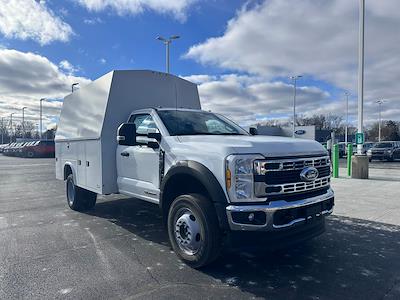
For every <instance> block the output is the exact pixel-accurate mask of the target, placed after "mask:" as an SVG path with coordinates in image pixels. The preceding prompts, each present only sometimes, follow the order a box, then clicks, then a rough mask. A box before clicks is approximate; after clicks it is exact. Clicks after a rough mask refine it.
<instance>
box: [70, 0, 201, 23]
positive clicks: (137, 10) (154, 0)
mask: <svg viewBox="0 0 400 300" xmlns="http://www.w3.org/2000/svg"><path fill="white" fill-rule="evenodd" d="M75 1H76V2H77V3H79V4H80V5H82V6H84V7H86V8H87V9H88V10H90V11H95V12H99V11H104V10H111V11H114V12H115V13H117V14H118V15H137V14H141V13H143V12H145V11H146V10H152V11H155V12H157V13H161V14H169V15H172V16H173V17H174V18H176V19H177V20H180V21H185V20H186V17H187V11H188V9H189V7H190V6H191V5H192V4H193V3H194V2H196V1H197V0H173V1H171V0H75Z"/></svg>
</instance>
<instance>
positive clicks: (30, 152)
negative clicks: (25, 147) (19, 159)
mask: <svg viewBox="0 0 400 300" xmlns="http://www.w3.org/2000/svg"><path fill="white" fill-rule="evenodd" d="M26 156H27V157H29V158H33V157H35V152H32V151H29V152H28V153H27V154H26Z"/></svg>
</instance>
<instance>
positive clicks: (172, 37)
mask: <svg viewBox="0 0 400 300" xmlns="http://www.w3.org/2000/svg"><path fill="white" fill-rule="evenodd" d="M179 38H180V36H179V35H171V36H170V37H169V39H170V40H176V39H179Z"/></svg>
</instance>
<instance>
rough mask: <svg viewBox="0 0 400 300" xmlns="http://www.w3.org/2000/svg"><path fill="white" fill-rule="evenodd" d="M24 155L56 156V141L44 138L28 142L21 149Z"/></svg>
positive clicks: (31, 156)
mask: <svg viewBox="0 0 400 300" xmlns="http://www.w3.org/2000/svg"><path fill="white" fill-rule="evenodd" d="M20 150H21V151H20V155H21V156H22V157H29V158H33V157H54V152H55V146H54V141H50V140H42V141H35V142H33V143H28V144H27V145H25V146H23V147H22V148H21V149H20Z"/></svg>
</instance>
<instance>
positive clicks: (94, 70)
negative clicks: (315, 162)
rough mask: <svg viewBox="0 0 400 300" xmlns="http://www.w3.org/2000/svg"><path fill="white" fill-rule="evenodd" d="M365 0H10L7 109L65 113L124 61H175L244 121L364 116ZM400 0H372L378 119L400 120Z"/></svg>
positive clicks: (5, 20)
mask: <svg viewBox="0 0 400 300" xmlns="http://www.w3.org/2000/svg"><path fill="white" fill-rule="evenodd" d="M358 5H359V1H358V0H329V1H327V0H301V1H298V0H297V1H295V0H264V1H263V0H258V1H255V0H254V1H251V0H250V1H240V0H174V1H171V0H42V1H38V0H37V1H35V0H0V117H4V118H5V121H6V122H7V121H8V119H9V115H10V113H14V116H13V119H14V120H16V121H17V122H18V120H20V119H21V115H22V107H24V106H26V107H27V109H26V110H25V116H26V120H30V121H32V122H34V123H35V124H36V123H38V118H39V99H41V98H46V99H48V100H47V101H45V102H43V115H44V124H45V127H52V126H54V124H55V123H56V122H57V120H58V115H59V112H60V109H61V107H62V99H63V97H64V96H65V95H67V94H68V93H70V90H71V84H72V83H75V82H79V83H80V86H81V87H82V86H84V85H85V84H88V83H89V82H90V81H92V80H95V79H96V78H98V77H100V76H102V75H103V74H105V73H107V72H109V71H111V70H113V69H151V70H157V71H164V70H165V48H164V45H163V44H162V43H161V42H160V41H157V40H156V37H157V36H158V35H162V36H165V37H168V36H170V35H180V36H181V37H180V39H178V40H175V41H173V44H172V45H171V72H172V73H173V74H175V75H178V76H181V77H183V78H185V79H187V80H190V81H193V82H195V83H196V84H198V87H199V93H200V97H201V104H202V107H203V108H204V109H206V110H212V111H215V112H219V113H223V114H225V115H227V116H228V117H230V118H232V119H233V120H234V121H236V122H238V123H239V124H242V125H249V124H254V123H256V122H260V121H263V120H268V119H276V118H282V119H285V118H290V117H291V115H292V109H293V104H292V102H293V86H292V81H291V79H290V76H293V75H302V77H301V78H300V79H299V80H298V82H297V86H298V89H297V109H296V110H297V113H298V114H299V115H304V116H311V115H313V114H320V113H323V114H329V113H330V114H336V115H342V116H343V118H345V113H346V109H345V108H346V102H345V95H344V94H345V92H349V93H350V97H349V101H350V104H349V107H350V110H349V113H350V122H351V124H353V125H356V119H357V116H356V115H357V104H356V102H357V63H358V56H357V55H358ZM399 28H400V2H399V1H398V0H379V1H375V0H366V29H365V30H366V32H365V44H366V47H365V95H364V99H365V108H364V118H365V121H366V123H367V124H371V123H372V122H374V121H376V120H378V105H377V104H376V101H377V100H379V99H383V100H384V103H383V104H382V117H383V118H384V119H393V120H398V121H400V84H399V83H398V82H399V79H400V55H399V53H400V32H399Z"/></svg>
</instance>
